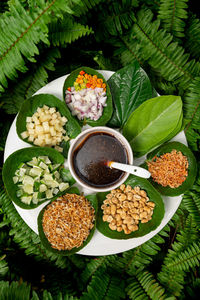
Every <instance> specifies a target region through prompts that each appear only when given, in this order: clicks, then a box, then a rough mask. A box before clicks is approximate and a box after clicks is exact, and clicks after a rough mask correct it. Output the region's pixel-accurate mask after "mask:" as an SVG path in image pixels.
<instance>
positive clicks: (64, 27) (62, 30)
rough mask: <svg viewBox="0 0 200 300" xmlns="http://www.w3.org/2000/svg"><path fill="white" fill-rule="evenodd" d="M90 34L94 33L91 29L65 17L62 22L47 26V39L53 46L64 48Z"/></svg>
mask: <svg viewBox="0 0 200 300" xmlns="http://www.w3.org/2000/svg"><path fill="white" fill-rule="evenodd" d="M91 33H94V32H93V30H92V28H89V27H88V26H87V25H86V26H84V25H82V24H80V23H76V22H75V21H74V20H73V19H70V18H69V17H68V16H67V15H66V16H64V19H63V20H62V21H60V20H58V21H55V22H51V23H50V24H49V39H50V41H51V42H52V44H53V45H54V46H65V45H66V44H67V43H72V42H74V41H75V40H77V39H79V38H81V37H83V36H85V35H89V34H91Z"/></svg>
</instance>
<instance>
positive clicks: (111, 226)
mask: <svg viewBox="0 0 200 300" xmlns="http://www.w3.org/2000/svg"><path fill="white" fill-rule="evenodd" d="M109 227H110V229H111V230H116V229H117V226H116V225H113V224H109Z"/></svg>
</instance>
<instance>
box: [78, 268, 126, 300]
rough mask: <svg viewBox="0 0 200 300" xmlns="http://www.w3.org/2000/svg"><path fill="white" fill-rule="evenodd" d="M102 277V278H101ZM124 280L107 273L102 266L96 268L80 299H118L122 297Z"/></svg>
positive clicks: (123, 295)
mask: <svg viewBox="0 0 200 300" xmlns="http://www.w3.org/2000/svg"><path fill="white" fill-rule="evenodd" d="M102 278H103V280H102ZM124 297H125V293H124V281H122V280H121V279H120V277H115V276H114V275H113V274H112V275H109V274H108V273H107V272H105V269H104V268H101V269H98V271H96V272H95V274H94V275H93V276H92V280H91V282H90V283H89V285H88V286H87V292H83V295H82V297H81V298H80V299H81V300H101V299H102V300H120V299H124Z"/></svg>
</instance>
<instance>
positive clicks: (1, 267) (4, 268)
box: [0, 255, 9, 279]
mask: <svg viewBox="0 0 200 300" xmlns="http://www.w3.org/2000/svg"><path fill="white" fill-rule="evenodd" d="M5 257H6V255H3V256H2V257H0V278H1V279H2V278H4V277H5V276H6V274H7V273H8V270H9V267H8V264H7V262H6V260H5Z"/></svg>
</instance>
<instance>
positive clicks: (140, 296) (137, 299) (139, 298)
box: [126, 278, 149, 300]
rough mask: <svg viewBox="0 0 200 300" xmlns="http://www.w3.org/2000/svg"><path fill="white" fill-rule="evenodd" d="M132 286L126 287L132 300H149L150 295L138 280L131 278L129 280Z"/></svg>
mask: <svg viewBox="0 0 200 300" xmlns="http://www.w3.org/2000/svg"><path fill="white" fill-rule="evenodd" d="M129 282H130V284H129V285H128V286H127V287H126V292H127V294H128V296H129V298H130V299H132V300H149V297H148V295H147V294H146V292H145V291H144V290H143V288H142V287H141V285H140V284H139V282H138V281H137V280H134V279H133V278H131V279H130V280H129Z"/></svg>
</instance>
